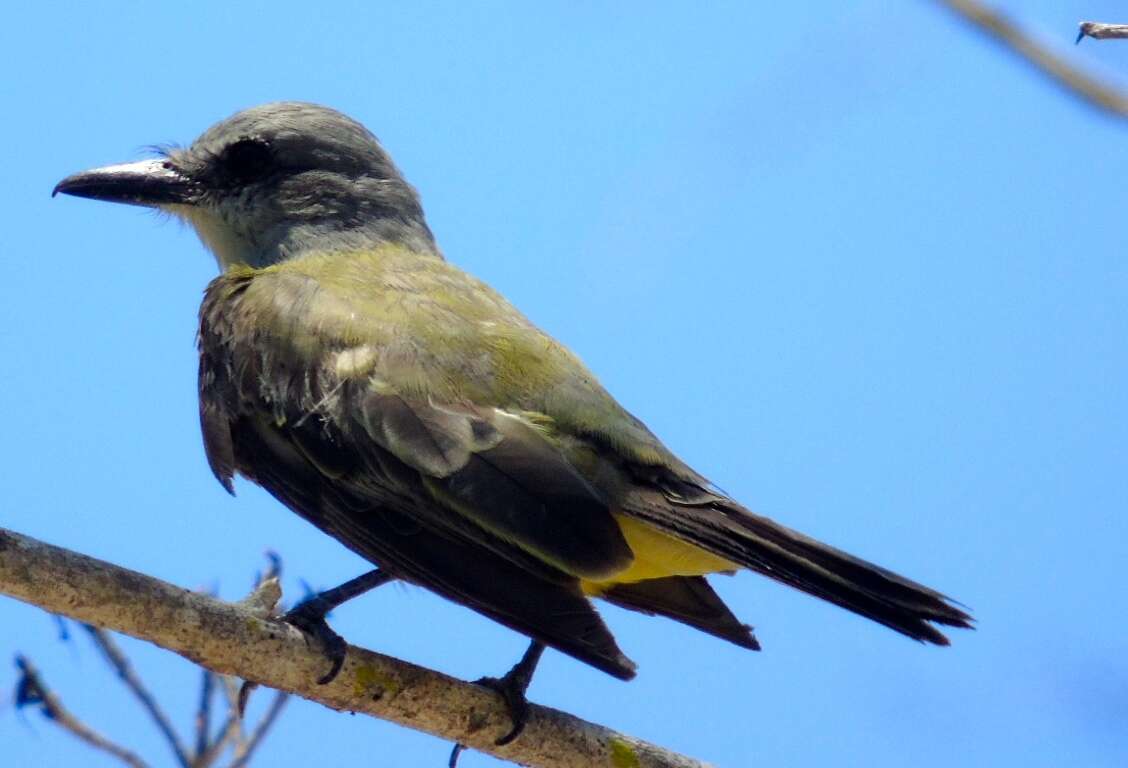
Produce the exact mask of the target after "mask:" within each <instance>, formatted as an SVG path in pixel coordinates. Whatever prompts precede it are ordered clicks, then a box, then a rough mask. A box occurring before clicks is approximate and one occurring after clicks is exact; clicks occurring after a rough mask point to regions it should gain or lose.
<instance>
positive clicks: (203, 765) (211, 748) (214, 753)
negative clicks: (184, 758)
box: [192, 715, 240, 768]
mask: <svg viewBox="0 0 1128 768" xmlns="http://www.w3.org/2000/svg"><path fill="white" fill-rule="evenodd" d="M239 723H240V720H239V718H237V717H235V716H234V715H232V716H230V717H228V718H227V720H226V721H225V722H224V723H223V727H222V728H220V729H219V732H218V733H217V734H216V736H215V740H214V741H212V742H211V743H210V744H208V747H207V749H205V750H204V751H203V752H202V753H200V754H199V755H197V756H196V759H195V760H194V761H193V762H192V768H208V766H210V765H211V764H212V763H214V762H215V761H216V759H217V758H218V757H219V756H220V755H221V754H223V750H225V749H227V747H228V746H231V745H233V744H234V743H235V735H236V734H237V733H238V732H239Z"/></svg>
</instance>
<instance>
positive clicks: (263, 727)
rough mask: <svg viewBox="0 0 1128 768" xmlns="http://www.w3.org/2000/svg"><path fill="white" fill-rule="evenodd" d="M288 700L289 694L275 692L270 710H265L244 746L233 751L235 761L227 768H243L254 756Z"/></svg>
mask: <svg viewBox="0 0 1128 768" xmlns="http://www.w3.org/2000/svg"><path fill="white" fill-rule="evenodd" d="M289 700H290V694H288V693H286V692H285V691H277V692H276V693H275V694H274V699H273V700H272V701H271V702H270V708H269V709H267V710H266V714H264V715H263V716H262V720H259V722H258V725H256V726H255V729H254V730H253V731H251V737H250V738H249V739H247V742H246V744H244V745H243V746H241V747H238V748H236V750H235V759H234V760H232V761H231V765H230V766H228V768H244V766H246V764H247V763H248V762H249V761H250V759H251V757H252V756H253V755H254V753H255V750H256V749H257V748H258V746H259V744H261V743H262V740H263V739H264V738H266V734H267V733H269V732H270V728H271V726H273V725H274V723H275V722H276V721H277V720H278V716H279V715H280V714H282V708H283V707H285V706H286V702H287V701H289Z"/></svg>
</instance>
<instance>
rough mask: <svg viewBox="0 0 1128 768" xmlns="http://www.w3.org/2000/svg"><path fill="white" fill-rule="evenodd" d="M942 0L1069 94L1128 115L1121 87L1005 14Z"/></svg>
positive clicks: (972, 1)
mask: <svg viewBox="0 0 1128 768" xmlns="http://www.w3.org/2000/svg"><path fill="white" fill-rule="evenodd" d="M939 2H940V4H941V5H946V6H947V7H948V8H950V9H951V10H953V11H955V12H956V13H957V14H959V15H960V16H962V17H963V18H964V19H965V20H967V21H968V22H970V23H971V24H972V25H973V26H975V27H976V28H978V29H979V30H980V31H981V32H985V33H986V34H987V35H988V36H990V37H991V38H993V39H994V40H995V41H996V42H999V43H1001V44H1002V45H1003V47H1004V48H1006V49H1007V50H1009V51H1011V52H1012V53H1015V54H1017V55H1018V56H1019V58H1021V59H1023V60H1024V61H1026V62H1028V63H1030V64H1033V65H1034V66H1035V67H1036V68H1037V69H1039V70H1041V71H1042V73H1043V74H1045V75H1047V76H1049V78H1050V79H1051V80H1053V81H1054V82H1055V83H1057V84H1058V85H1059V86H1061V87H1062V88H1064V89H1065V90H1066V91H1067V92H1069V93H1070V94H1072V95H1074V96H1078V97H1080V98H1081V99H1082V100H1084V101H1085V102H1087V103H1088V104H1089V105H1090V106H1094V107H1097V108H1098V109H1101V110H1104V111H1106V112H1110V113H1112V114H1113V115H1115V116H1117V117H1128V96H1126V95H1125V94H1124V92H1123V91H1122V90H1120V89H1119V88H1116V87H1114V86H1111V85H1108V84H1107V83H1103V82H1101V81H1100V80H1098V79H1097V78H1096V77H1093V76H1092V75H1090V74H1089V73H1087V72H1085V71H1084V70H1082V69H1081V68H1080V67H1077V66H1075V65H1074V64H1071V63H1070V62H1068V61H1066V59H1065V58H1063V57H1061V56H1058V55H1057V54H1055V53H1053V52H1052V51H1050V50H1049V49H1047V48H1046V47H1045V46H1044V45H1042V44H1041V43H1040V42H1038V41H1037V40H1035V39H1034V38H1033V37H1031V36H1030V35H1028V34H1027V33H1026V32H1025V31H1023V30H1022V28H1021V27H1019V26H1018V25H1017V24H1015V23H1014V22H1013V21H1011V20H1010V19H1009V18H1007V17H1006V16H1005V15H1003V14H1002V13H999V12H998V11H995V10H992V9H990V8H988V7H986V6H984V5H982V4H981V3H979V2H976V0H939Z"/></svg>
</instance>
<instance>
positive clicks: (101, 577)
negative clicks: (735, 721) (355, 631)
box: [0, 528, 703, 768]
mask: <svg viewBox="0 0 1128 768" xmlns="http://www.w3.org/2000/svg"><path fill="white" fill-rule="evenodd" d="M272 584H273V589H274V590H277V589H278V587H277V582H276V581H275V582H272ZM264 586H266V585H264ZM0 593H4V594H8V595H11V596H12V597H15V598H16V599H18V600H22V601H24V602H27V603H31V604H32V605H37V606H39V607H40V608H43V609H45V610H47V611H51V612H54V613H62V614H64V615H67V616H70V617H72V618H74V619H76V620H78V621H83V622H86V623H93V624H98V625H100V626H105V627H106V628H108V629H112V630H114V631H116V632H123V633H125V634H128V635H132V636H134V637H137V638H140V639H142V640H148V641H149V642H152V643H156V644H157V645H160V646H161V647H163V648H167V649H169V650H171V651H174V652H176V653H179V654H180V655H182V656H185V657H187V658H189V659H192V660H193V661H195V662H197V663H199V664H201V665H203V666H205V667H207V668H208V669H211V670H213V671H215V672H217V673H219V674H225V675H238V676H239V677H241V678H243V679H244V680H254V681H257V682H259V683H262V684H263V685H266V686H270V687H271V688H275V689H278V690H284V691H289V692H290V693H295V694H297V695H299V696H302V697H304V698H307V699H310V700H313V701H317V702H320V703H321V704H324V705H325V706H327V707H330V708H332V709H336V710H340V711H349V712H356V713H358V714H361V713H363V714H367V715H372V716H375V717H381V718H384V719H386V720H391V721H393V722H397V723H400V724H401V725H405V726H407V727H409V728H414V729H416V730H420V731H424V732H426V733H430V734H432V735H434V736H437V737H439V738H441V739H445V740H446V741H448V742H457V743H461V744H465V745H467V746H468V747H470V748H472V749H477V750H480V751H483V752H487V753H489V754H492V755H494V756H496V757H499V758H501V759H503V760H511V761H514V762H517V763H520V764H522V765H526V766H536V767H538V768H588V767H589V766H597V765H599V766H611V765H619V766H632V768H701V766H702V765H703V763H701V762H700V761H698V760H694V759H692V758H689V757H685V756H682V755H678V754H675V753H673V752H670V751H668V750H665V749H662V748H661V747H657V746H654V745H652V744H648V743H646V742H644V741H641V740H639V739H636V738H633V737H631V736H627V735H624V734H621V733H617V732H615V731H612V730H611V729H609V728H606V727H604V726H601V725H596V724H594V723H589V722H585V721H583V720H581V719H579V718H578V717H575V716H573V715H569V714H567V713H564V712H559V711H557V710H553V709H549V708H547V707H542V706H537V705H535V704H534V705H530V707H529V720H528V725H527V726H526V727H525V731H524V733H523V734H522V735H521V737H520V738H518V739H517V740H516V741H514V742H513V743H512V744H508V745H506V746H503V747H498V746H497V745H496V744H495V743H494V741H495V740H496V739H497V738H498V737H500V736H502V735H503V734H505V733H507V732H508V731H509V730H510V727H511V722H510V718H509V713H508V711H507V709H506V707H505V705H504V704H503V702H502V701H501V698H500V697H499V696H498V695H497V694H496V693H495V692H493V691H491V690H489V689H487V688H483V687H481V686H477V685H474V684H472V683H467V682H463V681H461V680H456V679H454V678H452V677H449V676H447V675H444V674H442V673H440V672H435V671H433V670H429V669H425V668H423V667H419V666H416V665H414V664H409V663H407V662H405V661H400V660H398V659H393V658H391V657H388V656H383V655H381V654H377V653H373V652H372V651H367V650H364V649H363V648H357V647H355V646H349V647H348V650H347V654H346V657H345V663H344V666H343V667H342V669H341V672H340V674H339V675H338V676H337V678H336V679H334V680H333V681H332V682H330V683H327V684H325V685H319V684H318V683H317V679H318V678H319V677H320V676H321V675H323V674H324V673H325V670H326V668H327V667H328V662H327V660H326V659H325V656H324V655H323V654H322V653H321V650H320V649H319V648H317V647H316V645H315V644H310V643H307V641H306V638H305V637H304V636H303V635H302V634H301V633H300V632H299V631H298V630H297V629H295V628H294V627H292V626H290V625H289V624H286V623H284V622H280V621H277V620H274V619H272V618H270V617H269V614H268V613H263V612H261V611H258V610H252V608H251V607H248V606H247V605H246V604H242V603H240V604H234V603H225V602H222V601H220V600H216V599H214V598H211V597H208V596H206V595H201V594H197V593H194V592H190V591H189V590H186V589H181V588H179V587H175V586H173V585H171V584H168V583H166V582H163V581H160V580H158V579H154V578H152V577H150V576H145V575H144V574H141V573H137V572H136V571H129V570H126V569H124V568H120V567H118V566H116V565H112V564H110V563H107V562H104V561H100V560H96V559H94V558H90V557H87V556H85V555H81V554H78V553H77V552H71V551H68V550H65V549H61V548H59V547H53V546H51V545H49V544H45V543H43V542H40V541H36V540H35V539H31V538H28V537H26V536H22V535H20V534H17V533H14V532H12V531H7V530H4V529H3V528H0ZM256 602H260V604H265V603H266V602H267V601H265V600H263V601H256ZM275 602H276V601H275Z"/></svg>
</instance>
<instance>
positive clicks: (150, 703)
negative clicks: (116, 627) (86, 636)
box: [83, 624, 192, 768]
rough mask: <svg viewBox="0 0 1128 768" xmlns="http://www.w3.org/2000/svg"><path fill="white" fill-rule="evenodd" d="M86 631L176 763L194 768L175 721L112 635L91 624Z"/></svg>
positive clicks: (186, 767) (183, 766)
mask: <svg viewBox="0 0 1128 768" xmlns="http://www.w3.org/2000/svg"><path fill="white" fill-rule="evenodd" d="M83 628H85V629H86V631H87V632H89V633H90V636H91V637H92V638H94V644H95V645H97V646H98V649H99V650H101V651H102V655H103V656H104V657H105V659H106V661H107V662H108V663H109V665H110V666H111V667H112V668H113V669H114V671H115V672H117V675H118V677H119V678H121V681H122V682H123V683H125V687H126V688H128V689H129V690H130V691H131V692H132V693H133V695H134V696H135V697H137V700H138V701H140V702H141V706H143V707H144V708H145V711H147V712H148V713H149V716H150V717H152V718H153V722H155V723H156V724H157V729H158V730H159V731H160V732H161V733H162V734H164V737H165V740H166V741H167V742H168V744H169V747H170V748H171V749H172V753H173V754H174V755H175V756H176V761H177V762H178V763H180V765H181V766H182V768H191V766H192V761H191V759H190V758H189V757H188V752H187V750H185V749H184V744H183V743H181V741H180V737H179V736H177V735H176V730H175V729H174V728H173V726H172V721H170V720H169V719H168V715H166V714H165V712H164V710H163V709H161V705H160V704H158V703H157V700H156V699H155V698H154V697H153V694H151V693H149V690H148V689H147V688H146V687H145V684H144V683H143V682H141V678H140V677H139V676H138V675H137V673H136V672H134V671H133V665H132V664H130V663H129V659H128V658H127V657H126V655H125V653H124V652H123V651H122V650H121V647H120V646H119V645H118V644H117V642H115V641H114V639H113V638H112V637H111V636H110V633H109V632H107V631H106V630H104V629H102V628H101V627H95V626H93V625H90V624H83Z"/></svg>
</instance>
